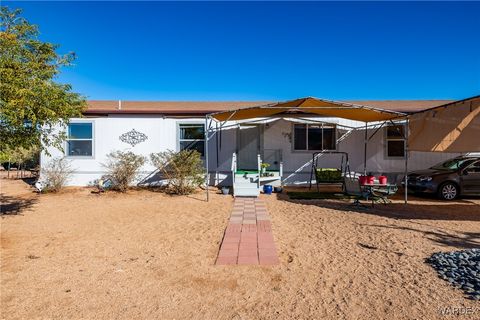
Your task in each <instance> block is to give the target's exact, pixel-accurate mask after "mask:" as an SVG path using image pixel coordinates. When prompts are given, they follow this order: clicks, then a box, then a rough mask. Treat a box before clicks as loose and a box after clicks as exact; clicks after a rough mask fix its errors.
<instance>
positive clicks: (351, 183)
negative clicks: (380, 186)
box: [345, 177, 381, 207]
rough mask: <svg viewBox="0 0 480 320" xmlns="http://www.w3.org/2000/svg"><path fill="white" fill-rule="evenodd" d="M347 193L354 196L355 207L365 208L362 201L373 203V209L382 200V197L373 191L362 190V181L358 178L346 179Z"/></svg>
mask: <svg viewBox="0 0 480 320" xmlns="http://www.w3.org/2000/svg"><path fill="white" fill-rule="evenodd" d="M345 193H346V194H347V195H349V196H353V197H355V198H354V201H353V204H352V205H353V206H362V207H365V206H364V205H363V204H362V203H361V202H360V200H365V201H372V207H373V206H374V204H375V202H376V201H379V200H381V197H380V196H378V195H377V194H375V193H374V192H373V191H372V189H370V188H368V189H366V188H362V186H361V185H360V181H359V180H358V179H357V178H352V177H345Z"/></svg>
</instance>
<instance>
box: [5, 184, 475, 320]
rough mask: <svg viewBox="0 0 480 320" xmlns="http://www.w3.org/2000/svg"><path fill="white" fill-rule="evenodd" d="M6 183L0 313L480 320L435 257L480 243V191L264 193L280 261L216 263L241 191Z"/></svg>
mask: <svg viewBox="0 0 480 320" xmlns="http://www.w3.org/2000/svg"><path fill="white" fill-rule="evenodd" d="M0 182H1V189H2V190H1V192H2V202H3V203H4V205H3V206H2V211H3V215H2V218H1V308H0V309H1V318H2V319H444V318H445V316H443V315H442V314H441V312H442V310H445V308H462V307H466V308H473V309H468V310H474V311H473V312H474V313H473V314H472V313H471V314H467V315H463V318H464V319H479V318H480V310H479V304H480V303H479V302H478V301H477V302H475V301H472V300H468V299H466V298H465V297H464V295H463V294H462V292H461V291H459V290H457V289H454V288H453V287H451V286H449V285H448V284H447V283H446V282H445V281H443V280H441V279H439V278H438V277H437V275H436V273H435V271H434V270H433V269H432V268H431V267H430V266H429V265H427V264H426V263H425V262H424V260H425V258H427V257H428V256H430V255H431V254H432V253H434V252H436V251H452V250H458V249H465V248H471V247H480V200H479V199H464V200H458V201H455V202H449V203H446V202H438V201H435V200H434V199H415V200H413V201H411V203H410V204H409V205H408V206H404V205H403V204H402V203H401V200H396V201H395V203H394V204H391V205H389V206H387V207H383V206H380V205H379V206H377V207H376V208H375V209H368V210H361V209H354V208H351V207H349V205H348V202H342V201H333V200H329V201H326V200H323V201H319V200H304V201H290V200H288V198H287V197H286V196H284V195H280V196H279V197H277V196H262V198H263V199H264V200H265V201H266V204H267V208H268V211H269V214H270V216H271V219H272V229H273V234H274V237H275V242H276V245H277V249H278V253H279V257H280V262H281V263H280V265H278V266H273V267H262V266H215V265H214V263H215V258H216V255H217V252H218V248H219V244H220V241H221V239H222V235H223V232H224V229H225V226H226V223H227V220H228V217H229V214H230V210H231V207H232V204H233V199H232V198H231V197H229V196H221V195H213V196H212V199H211V201H210V202H208V203H207V202H205V201H204V195H203V194H201V193H199V194H196V195H193V196H189V197H172V196H167V195H165V194H162V193H158V192H153V191H148V190H139V191H130V192H128V193H127V194H118V193H113V192H112V193H107V194H102V195H96V194H92V193H91V190H90V189H87V188H83V189H82V188H72V189H66V190H65V191H63V192H61V193H60V194H42V195H38V194H35V193H34V192H33V191H32V189H31V188H30V187H29V186H28V185H27V184H25V183H24V182H23V181H21V180H6V179H2V180H0ZM450 310H452V309H450ZM460 310H464V309H460ZM447 318H448V317H447ZM450 318H452V317H450ZM455 318H457V317H455ZM463 318H462V319H463Z"/></svg>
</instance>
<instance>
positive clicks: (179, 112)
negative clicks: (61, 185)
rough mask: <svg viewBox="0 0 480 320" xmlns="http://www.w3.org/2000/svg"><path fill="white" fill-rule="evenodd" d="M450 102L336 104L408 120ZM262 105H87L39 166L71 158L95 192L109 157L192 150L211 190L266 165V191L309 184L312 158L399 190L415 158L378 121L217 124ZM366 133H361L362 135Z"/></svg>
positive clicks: (279, 117)
mask: <svg viewBox="0 0 480 320" xmlns="http://www.w3.org/2000/svg"><path fill="white" fill-rule="evenodd" d="M325 101H326V100H325ZM449 102H450V101H445V100H415V101H410V100H409V101H407V100H405V101H348V102H342V103H340V102H338V104H339V105H340V104H342V105H343V104H344V103H346V104H345V105H347V106H348V105H350V104H351V105H354V106H356V107H365V108H371V109H372V110H380V111H381V112H392V113H393V112H395V113H398V114H405V113H411V112H415V111H419V110H423V109H428V108H431V107H435V106H440V105H443V104H446V103H449ZM334 103H337V102H334ZM262 105H269V104H268V102H164V101H159V102H146V101H138V102H136V101H89V102H88V108H87V109H86V110H85V112H84V117H82V118H78V119H71V121H70V123H69V125H68V128H65V130H66V133H67V139H66V141H65V143H64V148H63V150H58V149H55V148H53V147H51V148H49V149H48V153H49V155H48V156H47V153H43V154H42V157H41V163H42V164H44V163H46V162H48V161H49V160H50V159H51V158H53V157H63V156H65V157H67V158H68V159H69V160H70V162H71V166H72V168H73V169H74V173H73V175H72V178H71V179H70V181H69V184H70V185H72V186H87V185H92V184H94V183H95V181H96V180H97V179H99V178H101V177H102V176H103V175H104V174H105V173H106V170H105V167H104V164H105V163H106V161H107V158H106V157H107V154H109V153H110V152H112V151H116V150H122V151H127V150H129V151H133V152H134V153H136V154H141V155H144V156H146V157H147V158H148V157H149V155H150V154H151V153H156V152H159V151H165V150H168V149H170V150H177V151H179V150H182V149H191V148H194V149H196V150H198V151H199V152H200V153H201V154H202V156H204V157H207V154H208V162H207V163H208V171H209V178H208V179H209V183H210V184H211V185H232V178H234V176H235V173H238V174H242V175H245V174H247V175H248V173H249V172H250V171H256V170H258V167H259V164H260V163H268V164H269V167H268V170H269V172H271V177H270V178H268V177H265V179H264V180H265V181H267V182H268V183H271V184H273V185H275V184H282V185H306V184H308V183H310V181H311V170H312V159H313V158H312V157H313V155H314V154H315V155H316V157H317V158H316V161H317V162H318V166H320V167H323V168H340V166H344V165H345V159H342V157H343V156H344V155H348V166H349V169H350V170H351V171H352V172H359V173H365V172H371V173H373V174H382V175H386V176H387V177H389V179H390V180H394V181H397V182H398V179H401V177H403V172H404V168H405V153H406V152H409V151H408V150H407V149H406V148H405V135H404V134H405V132H404V131H405V126H404V123H402V121H396V122H395V121H383V122H379V121H377V122H373V123H369V124H367V125H366V126H365V127H362V126H363V125H364V122H362V121H358V120H352V119H349V117H348V116H347V117H335V116H332V115H331V113H328V112H325V114H319V112H316V114H314V115H313V116H312V114H309V116H308V117H307V114H302V113H301V112H300V113H298V112H290V113H289V112H277V113H275V114H274V115H272V114H269V116H268V117H267V116H265V115H264V114H262V113H260V114H258V116H255V113H253V116H250V117H247V118H245V117H243V118H242V120H241V121H240V120H234V119H235V117H230V118H228V117H227V119H224V121H218V119H215V117H212V116H211V115H212V114H215V113H222V112H227V111H230V110H248V109H249V108H250V109H251V108H252V107H254V106H262ZM270 106H271V104H270ZM325 110H326V109H325ZM287 111H288V110H287ZM326 111H327V110H326ZM379 123H380V124H381V125H379ZM360 127H362V128H363V129H362V130H357V129H358V128H360ZM206 139H207V140H208V142H207V141H206ZM365 146H366V148H365ZM207 148H208V150H207ZM456 155H458V154H453V153H433V152H413V151H411V152H409V157H408V161H409V164H408V169H409V170H417V169H424V168H427V167H430V166H432V165H434V164H436V163H439V162H441V161H443V160H445V159H448V158H450V157H454V156H456ZM205 160H207V159H205ZM232 169H233V171H232ZM155 177H156V175H155V168H154V167H153V166H152V165H151V164H149V163H147V164H145V166H144V167H143V168H142V170H141V176H140V177H139V180H138V181H139V183H143V184H149V183H152V184H153V183H157V182H158V181H156V178H155ZM268 180H271V181H268Z"/></svg>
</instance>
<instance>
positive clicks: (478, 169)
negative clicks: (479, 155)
mask: <svg viewBox="0 0 480 320" xmlns="http://www.w3.org/2000/svg"><path fill="white" fill-rule="evenodd" d="M465 171H466V172H468V173H480V161H477V162H475V163H474V164H473V165H471V166H469V167H468V168H467V169H466V170H465Z"/></svg>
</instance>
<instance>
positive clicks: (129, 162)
mask: <svg viewBox="0 0 480 320" xmlns="http://www.w3.org/2000/svg"><path fill="white" fill-rule="evenodd" d="M107 159H108V160H107V164H105V165H104V167H105V168H106V169H107V173H108V176H109V177H110V179H111V180H112V183H113V185H112V189H114V190H118V191H121V192H125V191H127V189H128V187H129V186H130V185H131V184H132V183H133V182H134V181H135V178H136V177H137V174H138V171H139V169H140V168H141V167H142V166H143V164H144V163H145V157H144V156H141V155H137V154H135V153H133V152H131V151H127V152H123V151H113V152H110V153H109V154H108V155H107Z"/></svg>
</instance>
